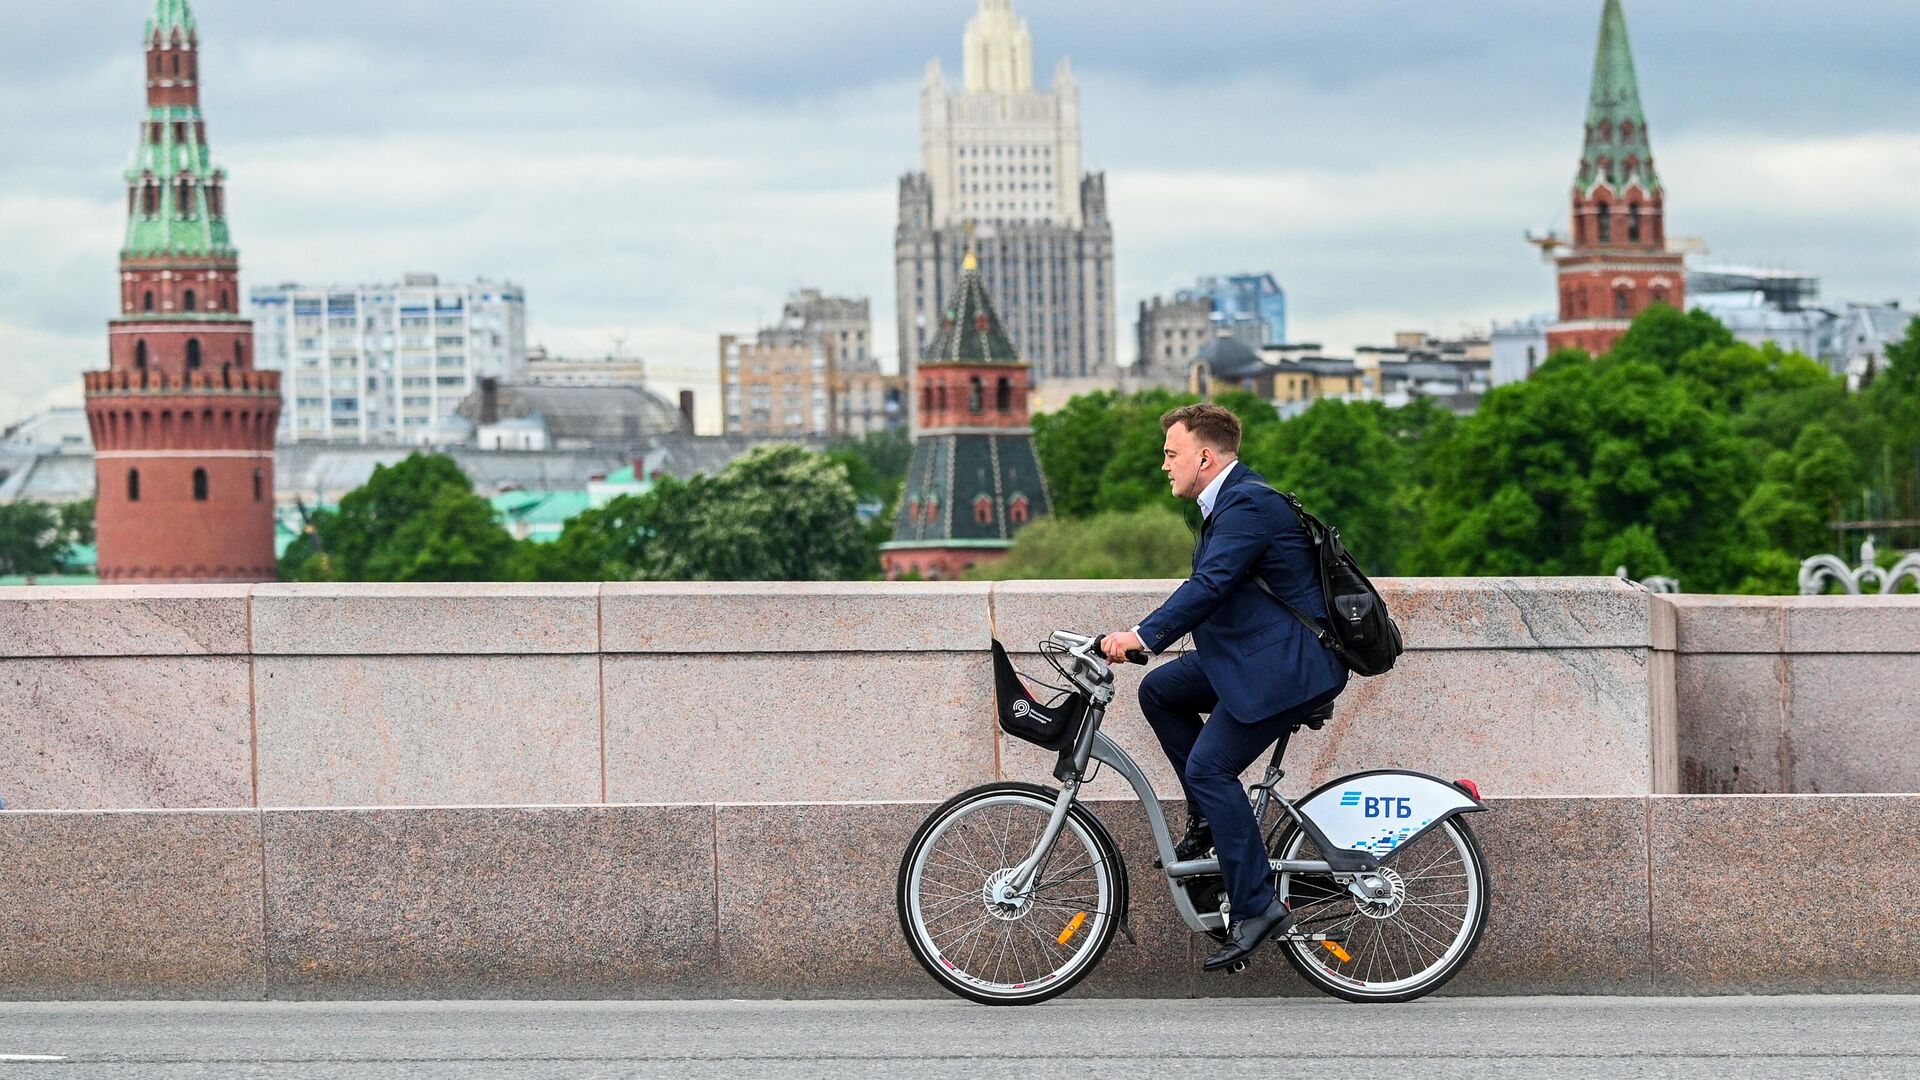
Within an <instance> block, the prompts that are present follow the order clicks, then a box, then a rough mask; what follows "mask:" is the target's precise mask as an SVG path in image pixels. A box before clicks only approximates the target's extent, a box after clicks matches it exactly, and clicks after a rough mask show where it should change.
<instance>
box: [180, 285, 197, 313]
mask: <svg viewBox="0 0 1920 1080" xmlns="http://www.w3.org/2000/svg"><path fill="white" fill-rule="evenodd" d="M180 307H181V310H183V311H198V310H200V298H199V297H197V296H195V295H193V290H192V289H188V290H187V294H186V295H185V296H184V297H182V298H181V300H180Z"/></svg>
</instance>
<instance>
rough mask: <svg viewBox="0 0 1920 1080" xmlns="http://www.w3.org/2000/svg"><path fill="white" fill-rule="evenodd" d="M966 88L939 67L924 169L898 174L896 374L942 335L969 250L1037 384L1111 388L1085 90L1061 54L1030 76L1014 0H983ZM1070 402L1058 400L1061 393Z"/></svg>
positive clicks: (924, 113) (909, 370)
mask: <svg viewBox="0 0 1920 1080" xmlns="http://www.w3.org/2000/svg"><path fill="white" fill-rule="evenodd" d="M961 51H962V72H963V77H962V83H961V85H960V86H958V87H954V86H950V85H949V84H948V83H947V79H946V75H945V74H944V72H943V70H942V68H941V65H940V62H939V61H938V60H935V61H933V62H932V63H930V64H928V65H927V73H926V79H925V81H924V82H923V83H922V85H921V89H920V169H919V171H917V172H912V173H908V174H907V175H905V176H903V177H902V178H901V179H900V196H899V219H898V220H899V224H898V226H897V228H896V229H895V231H894V275H895V296H896V303H895V307H896V318H897V319H898V325H897V331H898V334H899V351H900V371H901V374H903V375H907V376H908V377H909V378H911V377H912V375H913V369H914V366H915V364H916V363H917V361H918V359H919V357H920V354H921V352H922V350H924V349H925V348H926V347H927V345H928V344H929V343H930V342H932V341H934V340H935V339H936V338H938V337H939V335H940V319H941V312H942V311H943V310H944V305H945V304H946V303H947V302H948V300H949V299H950V298H951V297H952V296H953V295H954V294H955V291H956V290H957V289H958V288H959V281H960V264H961V261H962V260H963V259H964V257H965V255H966V252H967V250H968V249H969V247H971V248H972V249H974V250H975V252H976V255H977V258H978V262H979V266H980V274H981V276H982V278H983V279H984V280H985V283H986V286H987V292H988V294H989V295H991V296H992V297H993V305H994V308H995V310H996V311H997V312H998V313H999V315H1000V321H1001V324H1002V325H1003V326H1004V327H1005V329H1006V331H1007V335H1008V337H1009V338H1011V339H1012V342H1013V346H1014V350H1015V352H1016V353H1018V354H1019V356H1020V359H1022V360H1024V361H1026V362H1027V363H1028V364H1030V365H1032V369H1033V378H1034V380H1035V382H1036V383H1046V382H1049V381H1055V382H1062V383H1071V382H1072V381H1074V380H1087V379H1093V380H1098V381H1099V382H1100V384H1102V385H1105V386H1112V385H1113V384H1114V381H1115V371H1116V368H1115V365H1116V363H1117V358H1116V356H1115V354H1114V337H1113V335H1114V331H1113V324H1114V314H1115V310H1116V307H1117V305H1116V303H1115V295H1114V271H1113V226H1112V224H1111V222H1110V221H1109V220H1108V218H1107V187H1106V175H1105V174H1104V173H1087V172H1082V171H1081V169H1082V161H1081V147H1080V85H1079V83H1078V82H1077V81H1076V80H1075V79H1074V76H1073V68H1072V66H1071V65H1069V64H1068V63H1067V61H1066V60H1065V59H1062V60H1061V61H1060V62H1059V64H1058V65H1057V66H1056V67H1055V68H1054V74H1053V83H1052V85H1051V86H1049V87H1046V88H1044V89H1043V88H1041V87H1038V86H1036V85H1035V84H1034V81H1033V42H1032V38H1031V37H1030V35H1029V34H1028V32H1027V24H1026V23H1025V22H1024V21H1023V20H1022V19H1020V17H1019V16H1018V15H1016V14H1015V13H1014V10H1013V4H1012V0H979V8H978V10H977V11H976V12H975V14H974V17H973V19H972V21H970V22H968V23H967V28H966V34H965V37H964V38H963V39H962V49H961ZM1062 400H1064V398H1062Z"/></svg>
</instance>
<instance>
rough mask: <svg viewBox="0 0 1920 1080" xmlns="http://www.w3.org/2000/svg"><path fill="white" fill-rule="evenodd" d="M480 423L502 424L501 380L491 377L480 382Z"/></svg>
mask: <svg viewBox="0 0 1920 1080" xmlns="http://www.w3.org/2000/svg"><path fill="white" fill-rule="evenodd" d="M480 422H481V423H482V424H497V423H499V422H500V380H499V379H496V378H494V377H493V376H491V375H488V376H484V377H482V378H481V380H480Z"/></svg>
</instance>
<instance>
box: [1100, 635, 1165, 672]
mask: <svg viewBox="0 0 1920 1080" xmlns="http://www.w3.org/2000/svg"><path fill="white" fill-rule="evenodd" d="M1106 640H1107V635H1105V634H1101V635H1100V636H1099V637H1096V638H1094V639H1093V649H1092V651H1093V652H1097V653H1100V654H1101V655H1102V656H1104V655H1106V653H1105V651H1104V650H1102V649H1101V648H1100V645H1101V643H1102V642H1104V641H1106ZM1126 657H1127V663H1129V664H1142V665H1144V664H1146V663H1147V662H1148V661H1149V660H1151V659H1153V658H1152V657H1151V656H1148V655H1147V651H1146V650H1145V649H1128V650H1127V652H1126Z"/></svg>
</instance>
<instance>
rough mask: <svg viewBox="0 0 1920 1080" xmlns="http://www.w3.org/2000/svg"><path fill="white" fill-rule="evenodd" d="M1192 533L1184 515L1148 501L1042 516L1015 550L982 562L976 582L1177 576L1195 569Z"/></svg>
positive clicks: (1020, 537)
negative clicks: (1072, 515) (1086, 513)
mask: <svg viewBox="0 0 1920 1080" xmlns="http://www.w3.org/2000/svg"><path fill="white" fill-rule="evenodd" d="M1193 543H1194V537H1193V533H1192V532H1191V531H1189V529H1188V526H1187V522H1186V521H1185V520H1184V519H1182V518H1181V517H1180V515H1178V514H1175V513H1172V512H1171V511H1169V510H1167V509H1166V508H1165V507H1160V506H1149V507H1146V508H1143V509H1140V510H1132V511H1126V512H1119V511H1107V512H1104V513H1099V514H1094V515H1092V516H1090V517H1087V518H1082V519H1069V518H1042V519H1040V520H1038V521H1035V522H1034V523H1033V524H1031V525H1028V526H1026V527H1025V528H1023V529H1021V530H1020V531H1019V533H1017V534H1016V535H1015V536H1014V539H1013V550H1012V551H1010V552H1008V553H1007V557H1006V558H1004V559H1001V560H999V561H997V562H988V563H979V564H977V565H975V566H974V568H973V569H972V570H969V571H968V572H967V576H968V577H969V578H970V579H972V580H975V581H1006V580H1011V579H1014V578H1178V577H1185V576H1187V574H1188V573H1189V572H1191V570H1192V569H1193V562H1192V556H1193Z"/></svg>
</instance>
